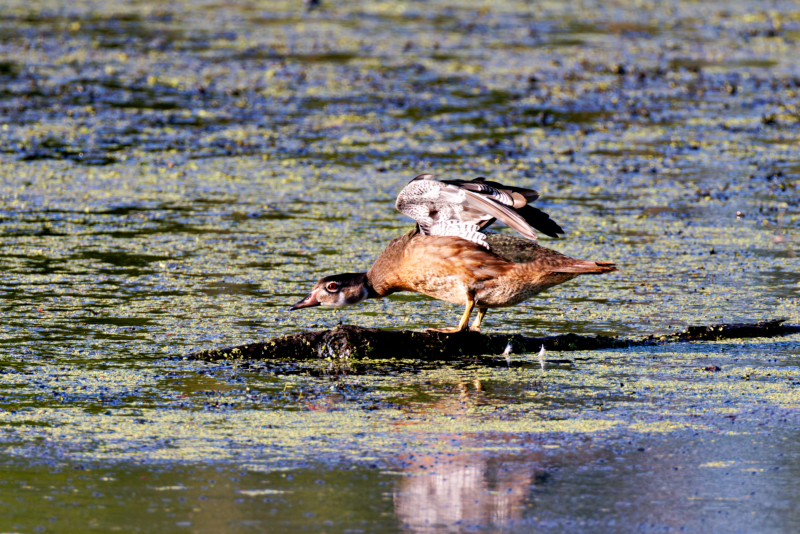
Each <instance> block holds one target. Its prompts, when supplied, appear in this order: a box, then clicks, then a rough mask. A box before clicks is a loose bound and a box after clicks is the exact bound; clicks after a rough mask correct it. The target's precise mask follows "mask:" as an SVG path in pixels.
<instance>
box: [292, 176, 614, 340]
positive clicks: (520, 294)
mask: <svg viewBox="0 0 800 534" xmlns="http://www.w3.org/2000/svg"><path fill="white" fill-rule="evenodd" d="M536 198H538V194H537V193H536V192H535V191H532V190H530V189H522V188H516V187H509V186H504V185H502V184H499V183H496V182H487V181H486V180H485V179H484V178H477V179H475V180H471V181H463V180H449V181H436V180H433V177H432V176H431V175H420V176H417V177H416V178H414V179H413V180H412V181H411V182H409V184H408V185H407V186H406V187H405V188H404V189H403V190H402V191H401V192H400V195H399V196H398V198H397V204H396V207H397V209H398V210H399V211H401V212H402V213H405V214H408V215H410V216H411V217H413V218H414V219H415V220H416V221H417V227H416V228H414V229H413V230H411V231H410V232H408V233H407V234H405V235H403V236H400V237H398V238H395V239H394V240H392V241H391V242H390V243H389V246H387V247H386V249H385V250H384V251H383V252H382V253H381V254H380V256H378V259H377V260H375V263H374V264H373V265H372V267H371V268H370V269H369V271H367V272H366V273H345V274H337V275H333V276H326V277H325V278H322V279H321V280H320V281H319V282H317V283H316V285H315V286H314V288H313V289H312V290H311V293H309V294H308V295H307V296H306V297H305V298H304V299H303V300H301V301H300V302H298V303H296V304H294V305H293V306H291V307H290V308H289V309H290V310H297V309H300V308H308V307H311V306H319V305H323V306H335V307H341V306H349V305H352V304H357V303H359V302H362V301H363V300H366V299H368V298H381V297H385V296H387V295H390V294H392V293H396V292H399V291H413V292H416V293H422V294H423V295H428V296H430V297H433V298H435V299H439V300H444V301H447V302H452V303H454V304H462V305H464V306H465V310H464V314H463V316H462V317H461V320H460V321H459V323H458V326H456V327H452V328H438V329H431V330H432V331H436V332H445V333H455V332H461V331H463V330H465V329H466V328H467V325H468V323H469V318H470V315H471V313H472V310H473V308H475V307H477V308H478V314H477V317H476V318H475V321H474V322H473V323H472V326H471V327H470V328H469V329H470V330H471V331H474V332H478V331H480V325H481V322H482V321H483V317H484V316H485V315H486V311H487V310H488V309H489V308H499V307H505V306H513V305H515V304H518V303H520V302H522V301H523V300H525V299H528V298H530V297H532V296H534V295H536V294H538V293H541V292H542V291H544V290H545V289H548V288H550V287H553V286H555V285H557V284H561V283H564V282H566V281H568V280H572V279H573V278H575V277H576V276H578V275H580V274H603V273H608V272H611V271H614V270H616V266H615V264H614V263H611V262H603V261H586V260H577V259H575V258H570V257H569V256H565V255H564V254H561V253H559V252H556V251H554V250H551V249H548V248H545V247H542V246H540V245H538V244H537V243H534V242H532V241H529V240H528V239H522V238H520V237H516V236H511V235H505V234H500V233H497V232H491V231H488V232H487V231H484V229H485V228H486V227H487V226H489V225H490V224H491V223H492V222H494V220H495V219H499V220H501V221H503V222H505V223H506V224H508V225H509V226H511V227H512V228H514V229H515V230H517V231H518V232H519V233H520V234H522V235H525V236H526V237H531V238H533V239H535V238H536V234H535V233H534V232H533V229H532V227H535V228H536V229H538V230H539V231H541V232H542V233H545V234H547V235H551V236H554V237H555V236H557V234H559V233H563V230H561V227H560V226H558V224H556V223H555V222H554V221H553V220H552V219H550V217H549V216H548V215H547V214H545V213H543V212H542V211H540V210H537V209H535V208H532V207H530V206H528V205H527V204H528V202H531V201H532V200H535V199H536Z"/></svg>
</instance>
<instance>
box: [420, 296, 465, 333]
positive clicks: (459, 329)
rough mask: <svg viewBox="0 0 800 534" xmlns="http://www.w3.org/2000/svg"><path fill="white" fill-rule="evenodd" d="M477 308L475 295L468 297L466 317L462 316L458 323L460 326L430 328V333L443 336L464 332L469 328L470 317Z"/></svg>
mask: <svg viewBox="0 0 800 534" xmlns="http://www.w3.org/2000/svg"><path fill="white" fill-rule="evenodd" d="M474 307H475V297H474V295H469V294H468V295H467V306H466V309H465V310H464V315H462V316H461V320H460V321H459V322H458V326H454V327H452V328H428V332H441V333H443V334H455V333H456V332H463V331H464V330H466V328H467V324H468V323H469V315H470V314H471V313H472V308H474Z"/></svg>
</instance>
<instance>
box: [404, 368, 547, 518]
mask: <svg viewBox="0 0 800 534" xmlns="http://www.w3.org/2000/svg"><path fill="white" fill-rule="evenodd" d="M453 393H454V394H452V395H445V396H444V397H442V398H440V399H439V400H437V401H435V402H433V403H430V404H426V405H425V407H424V409H420V410H418V411H421V412H428V411H433V412H437V413H439V414H447V415H450V416H453V417H457V418H460V417H464V416H466V415H467V413H468V411H469V410H471V409H473V408H475V407H477V406H481V405H486V404H489V403H490V401H489V399H487V396H486V388H485V386H484V384H483V383H482V382H481V381H480V380H479V379H478V378H477V377H476V378H474V379H473V380H472V381H471V382H459V383H458V384H456V386H455V388H453ZM420 408H421V407H420ZM415 411H417V410H415ZM430 439H431V442H430V447H429V448H430V449H431V450H436V449H440V446H441V444H442V443H447V446H448V448H451V450H456V451H472V450H478V449H479V448H480V447H482V446H485V440H480V439H478V438H476V437H473V436H468V435H464V434H447V435H440V434H439V435H435V436H433V437H432V438H430ZM538 459H539V458H538V455H535V453H534V455H533V456H526V457H524V458H520V457H515V458H514V459H513V460H512V459H510V458H504V457H502V456H501V457H494V458H489V457H486V456H483V455H477V454H470V453H469V452H459V453H450V454H431V455H424V456H419V455H414V454H405V455H400V456H398V458H397V460H398V461H399V462H400V465H403V466H404V467H403V469H402V471H403V473H404V474H406V475H407V476H406V477H404V478H403V479H402V480H401V481H400V483H399V485H398V488H397V490H396V491H395V494H394V502H395V510H396V513H397V517H398V519H400V521H401V522H402V523H403V525H404V526H405V527H406V528H407V529H409V530H410V531H412V532H419V533H425V532H460V531H462V530H464V529H473V528H476V527H478V526H487V525H492V526H495V527H502V526H505V525H508V524H510V523H513V522H514V521H518V520H521V519H522V517H523V511H524V508H525V506H524V500H525V496H526V495H527V493H528V490H529V488H530V487H531V486H532V485H534V482H535V480H536V479H537V476H538V478H539V479H540V480H544V474H543V473H539V474H538V475H537V472H536V470H535V468H534V467H533V465H535V464H536V463H537V460H538Z"/></svg>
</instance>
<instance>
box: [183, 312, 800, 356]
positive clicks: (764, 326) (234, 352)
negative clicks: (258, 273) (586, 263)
mask: <svg viewBox="0 0 800 534" xmlns="http://www.w3.org/2000/svg"><path fill="white" fill-rule="evenodd" d="M784 321H785V319H776V320H772V321H763V322H760V323H753V324H716V325H711V326H690V327H688V328H687V329H686V330H684V331H683V332H678V333H675V334H668V335H662V336H652V335H651V336H647V337H643V338H633V339H626V338H619V337H609V336H579V335H576V334H563V335H558V336H547V337H527V336H523V335H520V334H490V335H487V334H481V333H477V332H461V333H458V334H443V333H439V332H414V331H411V330H379V329H377V328H361V327H359V326H354V325H343V324H340V325H339V326H338V327H337V328H335V329H333V330H321V331H317V332H302V333H300V334H294V335H291V336H284V337H279V338H275V339H271V340H269V341H263V342H260V343H250V344H247V345H240V346H238V347H228V348H223V349H216V350H208V351H201V352H195V353H192V354H189V355H188V356H187V358H188V359H192V360H204V361H218V360H311V359H318V358H348V359H356V360H365V359H380V360H387V359H412V360H427V361H454V360H461V359H463V358H464V357H469V356H484V355H498V354H501V353H503V352H504V351H505V349H506V347H507V346H508V344H511V350H512V352H514V353H523V352H536V351H538V350H539V349H540V347H542V346H544V348H545V350H548V351H572V350H599V349H615V348H624V347H638V346H648V345H661V344H665V343H678V342H685V341H718V340H723V339H743V338H752V337H776V336H783V335H789V334H793V333H796V332H800V326H796V325H785V324H783V323H784Z"/></svg>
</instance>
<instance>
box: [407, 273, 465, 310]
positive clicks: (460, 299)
mask: <svg viewBox="0 0 800 534" xmlns="http://www.w3.org/2000/svg"><path fill="white" fill-rule="evenodd" d="M411 291H416V292H417V293H422V294H423V295H427V296H429V297H433V298H435V299H438V300H443V301H445V302H451V303H453V304H461V305H465V304H466V303H467V293H468V288H467V284H465V283H464V280H463V278H461V277H459V276H428V277H425V278H420V279H419V280H416V281H415V283H414V288H413V289H411Z"/></svg>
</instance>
